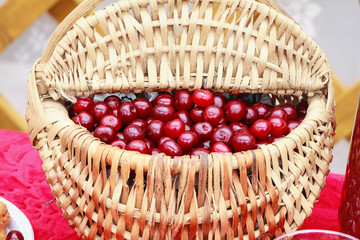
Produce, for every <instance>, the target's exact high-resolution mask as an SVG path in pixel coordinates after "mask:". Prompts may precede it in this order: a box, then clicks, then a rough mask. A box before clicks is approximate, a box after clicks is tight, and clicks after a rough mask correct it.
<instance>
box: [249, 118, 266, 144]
mask: <svg viewBox="0 0 360 240" xmlns="http://www.w3.org/2000/svg"><path fill="white" fill-rule="evenodd" d="M270 130H271V125H270V123H269V122H268V121H266V120H265V119H259V120H257V121H256V122H254V123H253V125H252V126H251V127H250V132H251V133H252V134H253V135H254V137H255V138H256V139H257V140H266V139H267V138H268V136H269V133H270Z"/></svg>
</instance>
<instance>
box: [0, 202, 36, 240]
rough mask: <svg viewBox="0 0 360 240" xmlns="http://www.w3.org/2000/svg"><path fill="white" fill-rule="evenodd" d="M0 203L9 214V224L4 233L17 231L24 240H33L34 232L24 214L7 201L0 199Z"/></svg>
mask: <svg viewBox="0 0 360 240" xmlns="http://www.w3.org/2000/svg"><path fill="white" fill-rule="evenodd" d="M0 201H1V202H3V203H5V205H6V207H7V209H8V211H9V214H10V224H9V226H7V228H6V233H7V232H9V231H10V230H18V231H20V232H21V233H22V235H23V236H24V239H25V240H34V231H33V229H32V227H31V224H30V222H29V219H27V218H26V216H25V214H24V213H23V212H21V211H20V209H18V208H17V207H16V206H15V205H14V204H12V203H11V202H9V201H8V200H6V199H4V198H2V197H0Z"/></svg>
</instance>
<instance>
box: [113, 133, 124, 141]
mask: <svg viewBox="0 0 360 240" xmlns="http://www.w3.org/2000/svg"><path fill="white" fill-rule="evenodd" d="M115 138H116V139H122V140H125V138H124V134H123V133H122V132H117V133H116V137H115Z"/></svg>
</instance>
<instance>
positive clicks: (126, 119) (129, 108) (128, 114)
mask: <svg viewBox="0 0 360 240" xmlns="http://www.w3.org/2000/svg"><path fill="white" fill-rule="evenodd" d="M118 117H119V118H120V120H121V123H123V125H124V126H126V125H128V124H129V123H131V122H132V120H134V119H136V118H137V112H136V108H135V105H134V104H133V103H132V102H124V103H122V104H121V105H120V107H119V110H118Z"/></svg>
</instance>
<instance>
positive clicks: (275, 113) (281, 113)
mask: <svg viewBox="0 0 360 240" xmlns="http://www.w3.org/2000/svg"><path fill="white" fill-rule="evenodd" d="M270 117H279V118H282V119H283V120H284V121H285V122H287V120H288V115H287V113H286V112H285V110H284V109H283V108H281V107H274V108H273V109H272V110H271V112H270V116H269V118H270Z"/></svg>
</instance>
